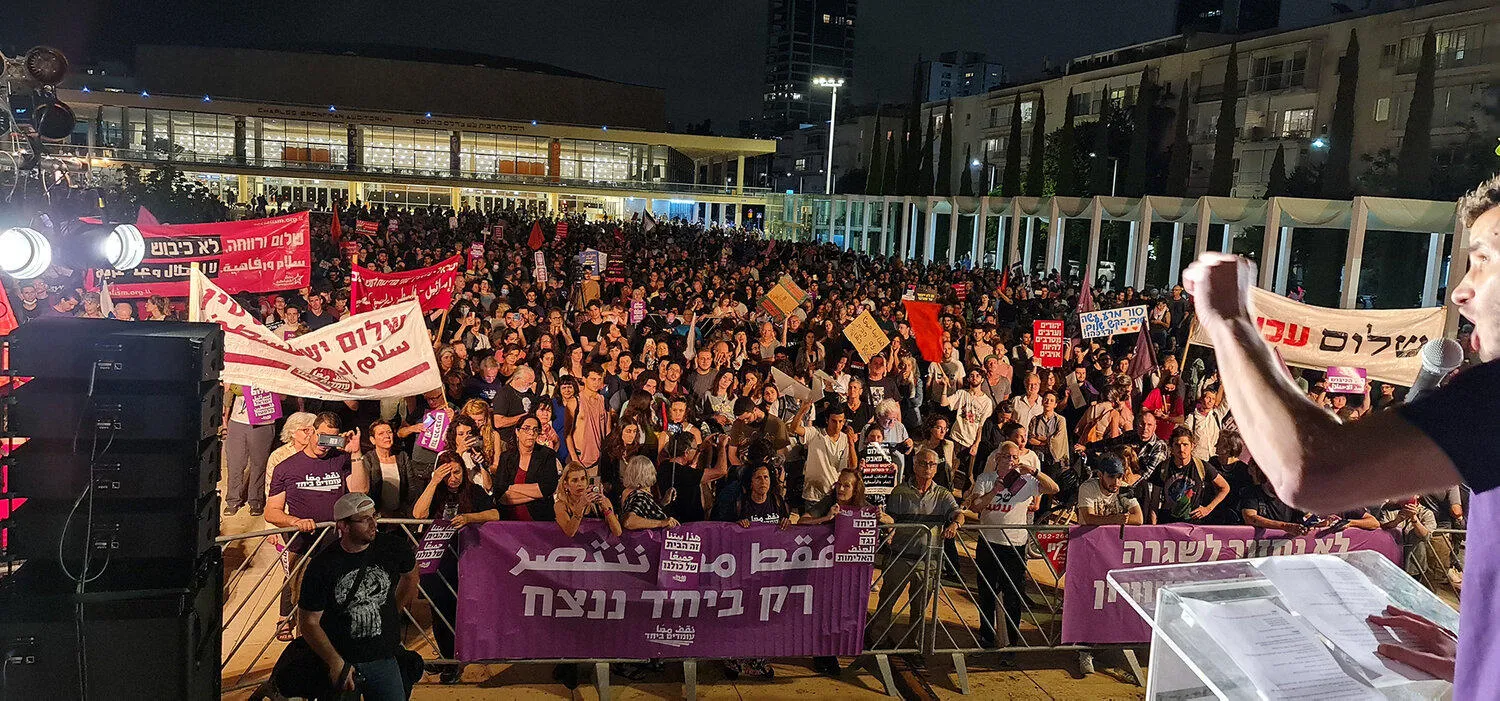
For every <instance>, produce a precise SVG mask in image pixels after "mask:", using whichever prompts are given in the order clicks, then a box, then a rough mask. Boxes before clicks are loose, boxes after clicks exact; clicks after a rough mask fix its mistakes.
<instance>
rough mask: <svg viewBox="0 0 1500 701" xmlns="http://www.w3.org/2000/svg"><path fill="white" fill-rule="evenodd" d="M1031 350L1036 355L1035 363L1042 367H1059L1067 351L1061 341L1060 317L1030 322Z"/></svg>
mask: <svg viewBox="0 0 1500 701" xmlns="http://www.w3.org/2000/svg"><path fill="white" fill-rule="evenodd" d="M1031 352H1032V353H1034V354H1035V355H1036V364H1037V365H1039V366H1041V367H1044V368H1060V367H1062V364H1063V356H1064V355H1066V353H1067V348H1066V344H1064V343H1063V322H1062V320H1060V319H1038V320H1036V321H1033V322H1031Z"/></svg>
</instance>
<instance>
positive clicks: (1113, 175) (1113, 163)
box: [1089, 151, 1120, 197]
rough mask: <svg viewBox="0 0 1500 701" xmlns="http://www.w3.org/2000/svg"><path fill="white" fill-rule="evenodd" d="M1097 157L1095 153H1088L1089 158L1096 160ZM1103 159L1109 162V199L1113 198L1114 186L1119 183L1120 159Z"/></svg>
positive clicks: (1110, 157) (1111, 157)
mask: <svg viewBox="0 0 1500 701" xmlns="http://www.w3.org/2000/svg"><path fill="white" fill-rule="evenodd" d="M1098 157H1099V154H1097V153H1095V152H1093V151H1090V152H1089V158H1098ZM1105 158H1108V159H1109V160H1110V173H1109V196H1110V197H1114V196H1115V184H1116V183H1118V182H1119V181H1120V159H1118V158H1115V157H1114V156H1105Z"/></svg>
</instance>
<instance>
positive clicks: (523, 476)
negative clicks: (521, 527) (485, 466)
mask: <svg viewBox="0 0 1500 701" xmlns="http://www.w3.org/2000/svg"><path fill="white" fill-rule="evenodd" d="M541 431H542V423H541V421H540V420H538V419H537V417H536V415H535V414H532V415H528V416H526V417H525V418H523V419H521V422H520V423H518V424H516V449H515V450H507V451H505V452H504V453H501V454H500V469H499V470H498V471H496V473H495V485H494V490H493V493H494V494H495V504H496V506H498V507H499V508H500V515H501V517H502V518H504V519H507V520H510V521H551V520H552V519H553V514H552V504H551V502H552V495H553V493H555V492H556V491H557V473H558V467H559V465H558V462H557V453H556V452H554V451H553V450H552V449H551V448H548V447H547V446H545V445H542V444H540V443H538V442H537V436H538V435H540V434H541Z"/></svg>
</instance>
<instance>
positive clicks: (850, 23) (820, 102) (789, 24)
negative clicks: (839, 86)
mask: <svg viewBox="0 0 1500 701" xmlns="http://www.w3.org/2000/svg"><path fill="white" fill-rule="evenodd" d="M770 1H771V12H770V16H769V26H768V30H769V31H768V32H767V36H766V77H765V91H764V94H763V95H762V99H763V102H762V109H761V119H762V122H763V125H762V126H763V127H764V128H765V129H766V130H768V131H771V132H777V131H781V130H784V129H786V128H795V127H796V126H797V125H798V124H804V123H811V122H817V121H826V120H827V119H828V103H829V98H830V94H829V91H828V89H827V88H819V87H816V86H814V85H813V82H812V81H813V78H817V77H819V76H828V77H834V78H844V79H846V80H848V79H850V78H852V77H853V76H854V19H855V16H856V15H857V14H858V8H859V2H858V0H770Z"/></svg>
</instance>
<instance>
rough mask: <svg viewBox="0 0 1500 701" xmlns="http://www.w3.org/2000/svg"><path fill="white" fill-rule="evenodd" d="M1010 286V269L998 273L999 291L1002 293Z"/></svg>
mask: <svg viewBox="0 0 1500 701" xmlns="http://www.w3.org/2000/svg"><path fill="white" fill-rule="evenodd" d="M1009 287H1010V270H1006V271H1005V272H1003V273H1001V274H1000V292H1001V293H1004V292H1005V290H1006V289H1007V288H1009Z"/></svg>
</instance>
